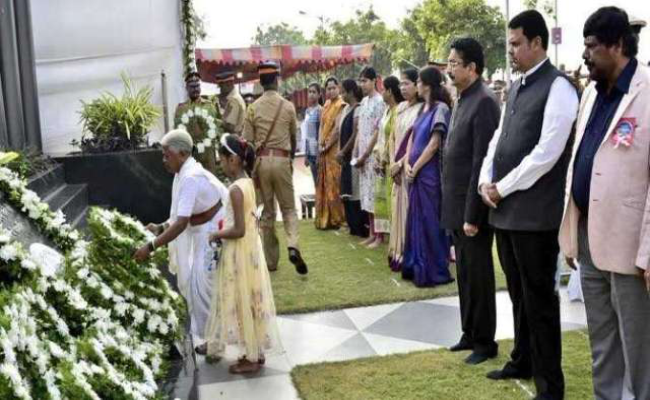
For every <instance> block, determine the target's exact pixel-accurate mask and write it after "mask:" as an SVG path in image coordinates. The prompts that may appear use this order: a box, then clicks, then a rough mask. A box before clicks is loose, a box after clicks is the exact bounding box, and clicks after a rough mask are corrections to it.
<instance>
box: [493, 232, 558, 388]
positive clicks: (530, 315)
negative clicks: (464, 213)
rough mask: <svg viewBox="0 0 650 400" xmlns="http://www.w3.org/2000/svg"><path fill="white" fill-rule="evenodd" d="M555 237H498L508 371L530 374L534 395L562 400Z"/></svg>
mask: <svg viewBox="0 0 650 400" xmlns="http://www.w3.org/2000/svg"><path fill="white" fill-rule="evenodd" d="M557 235H558V232H557V230H554V231H544V232H519V231H504V230H497V231H496V239H497V247H498V252H499V260H500V261H501V265H502V266H503V272H504V273H505V275H506V281H507V283H508V293H509V294H510V300H511V301H512V312H513V315H514V320H515V347H514V349H513V350H512V353H511V361H510V362H509V365H510V367H512V368H515V369H517V370H518V371H521V372H523V373H530V372H532V374H533V379H534V380H535V387H536V388H537V393H538V395H541V396H543V397H544V398H548V399H562V398H564V375H563V374H562V331H561V327H560V299H559V295H558V293H557V292H556V291H555V274H556V271H557V257H558V253H559V245H558V240H557Z"/></svg>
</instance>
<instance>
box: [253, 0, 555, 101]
mask: <svg viewBox="0 0 650 400" xmlns="http://www.w3.org/2000/svg"><path fill="white" fill-rule="evenodd" d="M525 1H526V2H528V3H531V4H533V3H534V4H533V6H536V5H537V2H538V0H525ZM539 1H545V2H546V3H549V0H539ZM549 4H550V3H549ZM323 22H324V23H323V24H322V25H321V26H320V27H319V28H317V29H316V31H315V33H314V35H313V37H312V38H307V37H306V36H305V35H304V33H303V32H302V31H300V29H298V28H297V27H295V26H291V25H289V24H287V23H281V24H277V25H272V26H263V27H258V29H257V33H256V34H255V36H254V37H253V42H254V43H255V44H256V45H276V44H290V45H301V44H317V45H331V46H334V45H345V44H361V43H374V45H375V49H374V54H373V58H372V59H371V61H370V64H371V65H373V66H374V67H375V68H376V69H377V72H378V73H379V74H381V75H382V76H388V75H390V74H391V73H392V71H393V70H394V69H395V68H400V69H404V68H407V67H412V66H417V67H421V66H424V65H426V63H427V62H428V61H429V60H433V59H443V60H445V59H446V58H447V56H448V54H449V45H450V43H451V41H452V40H453V39H454V38H456V37H460V36H470V37H473V38H476V39H477V40H478V41H479V42H481V44H482V45H483V48H484V50H485V57H486V69H487V72H488V73H492V72H494V71H495V70H496V69H498V68H503V67H505V24H506V21H505V19H504V17H503V15H502V13H501V11H500V10H499V8H498V7H491V6H488V5H487V4H486V2H485V0H423V1H422V2H421V3H420V4H419V5H417V6H416V7H415V8H413V9H411V10H409V11H408V13H407V15H406V17H405V18H404V19H402V21H401V22H400V25H399V27H398V28H397V29H391V28H390V27H388V26H387V25H386V23H385V22H384V21H382V20H381V18H380V17H379V16H378V15H377V13H375V11H374V9H373V7H372V6H369V7H368V8H366V9H359V10H357V11H356V12H355V14H354V16H353V17H352V18H350V19H348V20H342V21H323ZM362 67H363V66H362V65H357V64H354V65H349V66H340V67H338V68H336V70H335V71H334V72H333V75H335V76H337V77H339V78H350V77H356V76H358V74H359V72H360V70H361V68H362ZM300 75H301V74H298V75H297V78H298V79H293V78H292V79H291V80H287V82H285V83H283V87H284V89H285V90H293V89H295V88H299V87H301V85H302V87H304V85H306V84H307V82H308V81H312V80H318V81H322V79H323V78H324V74H316V75H314V74H309V75H306V76H300Z"/></svg>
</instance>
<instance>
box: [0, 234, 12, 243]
mask: <svg viewBox="0 0 650 400" xmlns="http://www.w3.org/2000/svg"><path fill="white" fill-rule="evenodd" d="M10 240H11V237H10V236H9V235H8V234H6V233H2V234H0V243H7V242H8V241H10Z"/></svg>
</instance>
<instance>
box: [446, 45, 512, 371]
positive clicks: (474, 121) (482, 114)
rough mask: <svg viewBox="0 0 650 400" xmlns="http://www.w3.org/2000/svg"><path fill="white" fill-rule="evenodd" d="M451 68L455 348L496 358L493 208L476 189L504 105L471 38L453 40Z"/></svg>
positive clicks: (474, 360) (478, 359)
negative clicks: (458, 329)
mask: <svg viewBox="0 0 650 400" xmlns="http://www.w3.org/2000/svg"><path fill="white" fill-rule="evenodd" d="M447 65H448V66H447V71H448V74H449V77H450V78H451V81H452V83H453V85H454V86H455V87H456V89H458V100H457V101H456V105H455V107H454V110H453V113H452V117H451V127H450V129H449V134H448V135H447V140H446V143H445V146H444V157H443V168H442V217H441V222H442V226H443V227H444V228H445V229H449V230H451V231H452V238H453V242H454V247H455V249H456V267H457V268H456V271H457V278H458V295H459V297H460V315H461V321H462V328H463V336H462V337H461V338H460V341H459V342H458V344H456V345H455V346H452V347H451V349H450V350H451V351H461V350H472V354H470V355H469V357H467V359H466V360H465V362H467V363H468V364H479V363H482V362H484V361H486V360H487V359H488V358H493V357H496V355H497V348H498V346H497V343H496V342H495V341H494V335H495V332H496V327H497V325H496V323H497V319H496V300H495V293H494V292H495V288H494V285H495V283H494V263H493V262H492V241H493V238H494V231H493V229H492V227H490V225H489V224H488V210H489V209H488V207H487V205H485V204H484V203H483V202H482V201H481V196H480V195H479V194H478V192H477V190H476V188H477V186H478V177H479V174H480V172H481V164H482V163H483V158H484V157H485V153H486V152H487V148H488V145H489V143H490V140H491V139H492V135H494V131H495V130H496V129H497V127H498V126H499V114H500V113H499V103H498V101H497V99H496V97H495V95H494V93H493V92H492V90H490V88H488V87H487V85H486V84H485V83H484V82H483V79H482V78H481V74H483V68H484V65H485V60H484V56H483V47H482V46H481V45H480V43H479V42H477V41H476V40H474V39H472V38H460V39H457V40H455V41H454V42H453V43H452V44H451V52H450V54H449V63H448V64H447Z"/></svg>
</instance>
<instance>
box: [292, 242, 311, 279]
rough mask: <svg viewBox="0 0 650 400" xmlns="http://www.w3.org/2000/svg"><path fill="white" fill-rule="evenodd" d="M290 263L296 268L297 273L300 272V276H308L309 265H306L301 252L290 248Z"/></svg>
mask: <svg viewBox="0 0 650 400" xmlns="http://www.w3.org/2000/svg"><path fill="white" fill-rule="evenodd" d="M289 261H291V263H292V264H293V265H295V266H296V272H298V273H299V274H300V275H306V274H307V272H309V270H308V269H307V264H305V260H303V259H302V256H301V255H300V250H298V249H296V248H293V247H289Z"/></svg>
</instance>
